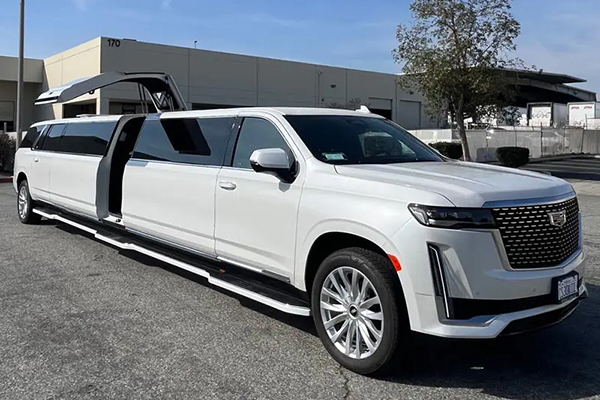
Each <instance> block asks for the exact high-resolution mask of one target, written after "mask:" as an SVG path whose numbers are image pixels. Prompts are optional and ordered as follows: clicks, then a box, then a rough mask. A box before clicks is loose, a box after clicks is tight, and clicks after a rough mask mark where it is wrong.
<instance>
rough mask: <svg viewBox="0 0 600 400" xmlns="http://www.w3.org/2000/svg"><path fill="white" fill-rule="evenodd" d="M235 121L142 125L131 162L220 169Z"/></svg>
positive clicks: (181, 120)
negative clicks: (192, 165) (155, 162)
mask: <svg viewBox="0 0 600 400" xmlns="http://www.w3.org/2000/svg"><path fill="white" fill-rule="evenodd" d="M233 121H234V118H200V119H198V118H169V119H160V120H150V121H148V120H147V121H146V122H144V125H143V126H142V130H141V132H140V136H139V138H138V140H137V142H136V144H135V151H134V153H133V158H137V159H142V160H157V161H169V162H176V163H183V164H197V165H216V166H221V165H223V159H224V157H225V151H226V148H227V142H228V141H229V136H230V135H231V127H232V126H233Z"/></svg>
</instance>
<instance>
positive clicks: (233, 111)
mask: <svg viewBox="0 0 600 400" xmlns="http://www.w3.org/2000/svg"><path fill="white" fill-rule="evenodd" d="M249 112H250V113H251V112H267V113H274V114H280V115H340V116H343V115H346V116H360V117H373V118H383V117H381V116H379V115H377V114H372V113H368V112H365V111H352V110H343V109H337V108H317V107H243V108H223V109H214V110H194V111H173V112H165V113H162V114H161V116H160V117H161V118H176V117H209V116H215V117H217V116H231V115H237V114H240V113H242V114H243V113H249Z"/></svg>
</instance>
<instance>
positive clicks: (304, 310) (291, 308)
mask: <svg viewBox="0 0 600 400" xmlns="http://www.w3.org/2000/svg"><path fill="white" fill-rule="evenodd" d="M33 212H34V213H36V214H38V215H41V216H42V217H44V218H47V219H50V220H56V221H60V222H63V223H65V224H68V225H70V226H72V227H75V228H77V229H81V230H83V231H85V232H87V233H89V234H91V235H93V236H94V238H96V239H98V240H100V241H103V242H105V243H107V244H110V245H112V246H115V247H117V248H119V249H122V250H128V251H135V252H138V253H141V254H144V255H146V256H148V257H152V258H154V259H157V260H159V261H162V262H165V263H167V264H170V265H173V266H175V267H177V268H181V269H184V270H186V271H188V272H191V273H193V274H195V275H198V276H201V277H203V278H206V279H207V280H208V283H210V284H211V285H214V286H217V287H220V288H222V289H225V290H228V291H230V292H233V293H236V294H238V295H240V296H244V297H246V298H248V299H251V300H254V301H257V302H259V303H262V304H265V305H267V306H269V307H272V308H275V309H277V310H279V311H282V312H285V313H288V314H294V315H301V316H309V315H310V308H309V307H307V306H301V305H295V304H289V303H285V302H282V301H279V300H277V299H275V298H273V297H270V296H266V295H264V294H261V293H257V292H256V291H253V290H250V289H248V287H242V286H241V285H236V284H235V283H232V282H231V281H227V280H223V279H219V278H216V277H215V276H214V275H212V274H211V273H210V272H208V271H207V270H205V269H202V268H200V267H198V266H196V265H192V264H190V263H187V262H185V261H182V260H178V259H176V258H173V257H169V256H168V255H166V254H164V253H162V252H157V251H154V250H151V249H149V248H147V247H145V246H143V245H140V244H137V243H132V242H130V241H127V240H126V238H124V237H120V236H117V235H110V234H105V233H103V232H99V231H98V230H97V229H94V228H91V227H89V226H86V225H83V224H82V223H79V222H75V221H73V220H71V219H69V218H65V217H64V216H62V215H59V214H56V213H54V212H51V211H49V210H45V209H43V210H42V209H38V208H34V209H33ZM238 281H239V280H238ZM249 287H250V286H249Z"/></svg>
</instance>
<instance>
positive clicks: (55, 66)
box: [36, 38, 100, 120]
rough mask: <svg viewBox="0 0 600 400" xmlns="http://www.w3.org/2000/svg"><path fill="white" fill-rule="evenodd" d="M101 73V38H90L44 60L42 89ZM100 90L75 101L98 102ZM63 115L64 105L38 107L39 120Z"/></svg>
mask: <svg viewBox="0 0 600 400" xmlns="http://www.w3.org/2000/svg"><path fill="white" fill-rule="evenodd" d="M99 73H100V38H96V39H93V40H90V41H89V42H86V43H83V44H80V45H79V46H76V47H73V48H72V49H69V50H67V51H64V52H62V53H59V54H56V55H54V56H52V57H49V58H47V59H45V60H44V73H43V81H42V89H43V91H46V90H48V89H50V88H54V87H58V86H61V85H64V84H65V83H69V82H71V81H74V80H75V79H80V78H85V77H89V76H94V75H98V74H99ZM99 96H100V91H99V90H98V91H96V92H95V93H94V94H92V95H89V94H87V95H85V96H81V97H80V98H78V99H77V100H76V101H75V102H78V103H79V102H85V103H89V102H96V101H97V99H98V97H99ZM62 117H63V105H62V104H55V105H45V106H38V107H36V118H37V119H39V120H44V119H55V118H62Z"/></svg>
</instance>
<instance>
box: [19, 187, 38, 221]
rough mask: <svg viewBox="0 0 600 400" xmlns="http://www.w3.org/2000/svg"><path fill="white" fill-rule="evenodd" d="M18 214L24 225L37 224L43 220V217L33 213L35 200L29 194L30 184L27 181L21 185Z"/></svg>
mask: <svg viewBox="0 0 600 400" xmlns="http://www.w3.org/2000/svg"><path fill="white" fill-rule="evenodd" d="M17 214H18V215H19V220H20V221H21V222H22V223H24V224H37V223H38V222H40V220H41V219H42V217H41V216H39V215H38V214H35V213H34V212H33V200H32V199H31V195H30V194H29V184H28V183H27V181H23V182H21V183H20V184H19V192H18V194H17Z"/></svg>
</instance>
